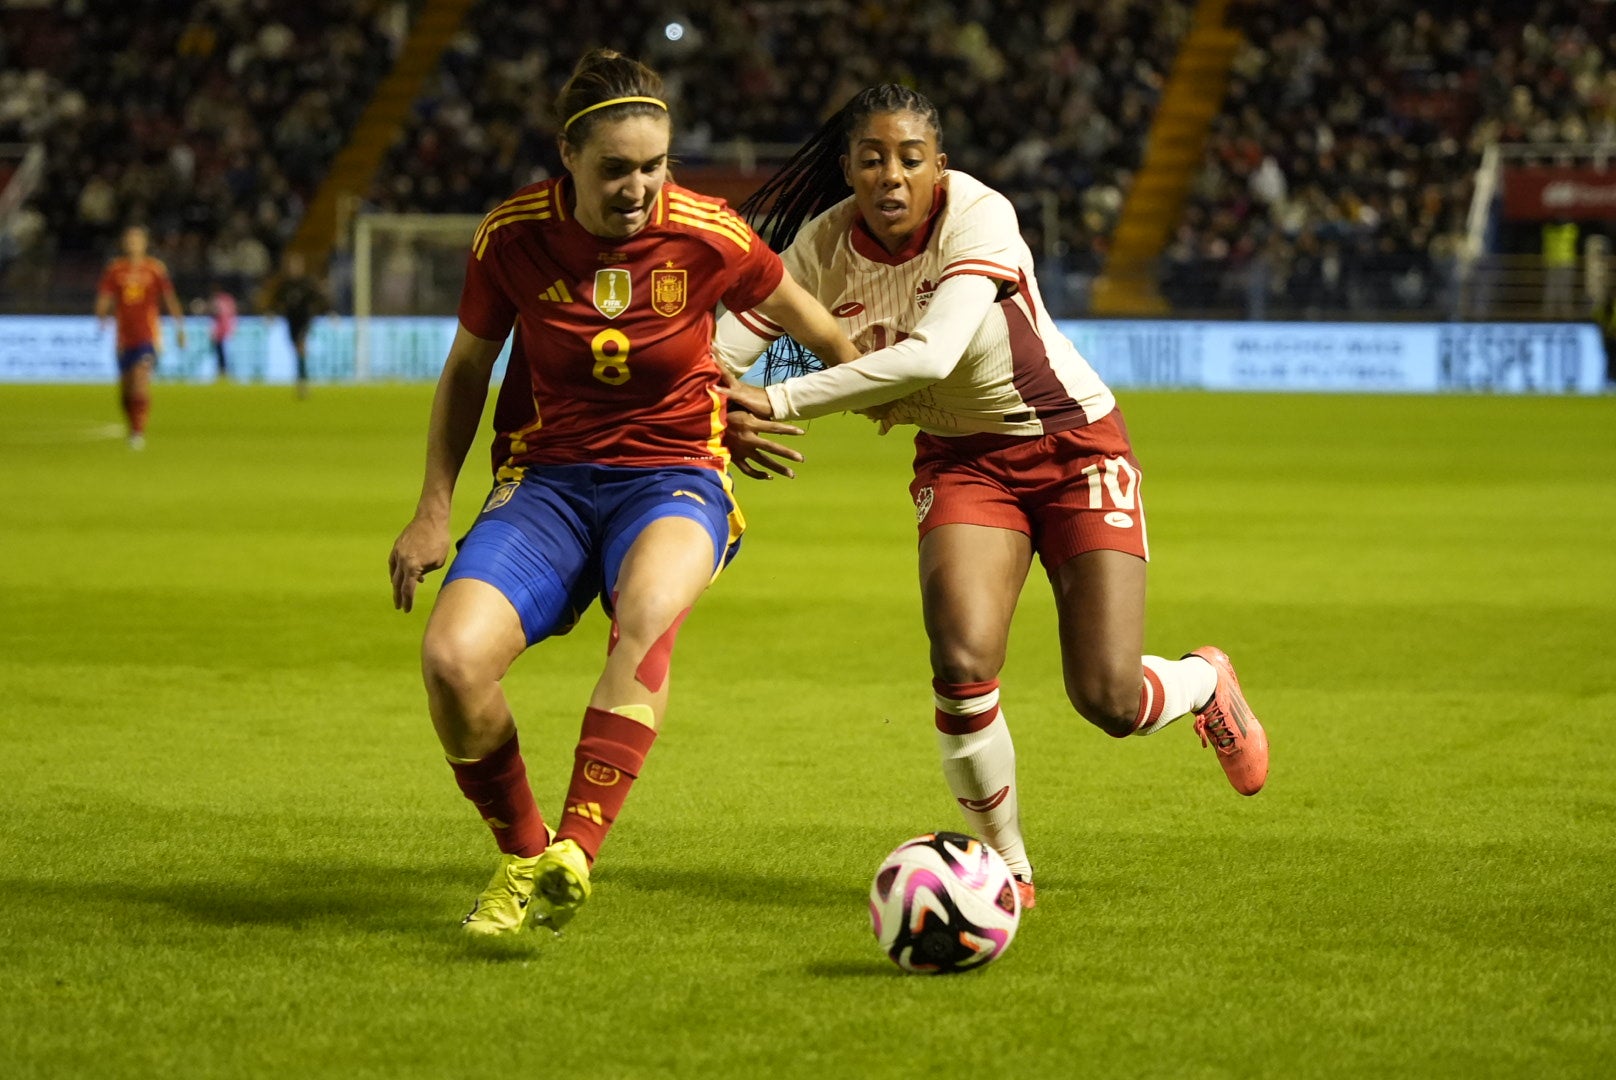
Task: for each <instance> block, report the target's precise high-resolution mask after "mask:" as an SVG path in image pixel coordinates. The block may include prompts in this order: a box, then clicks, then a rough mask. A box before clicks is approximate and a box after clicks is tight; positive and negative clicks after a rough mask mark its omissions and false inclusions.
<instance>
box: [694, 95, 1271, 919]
mask: <svg viewBox="0 0 1616 1080" xmlns="http://www.w3.org/2000/svg"><path fill="white" fill-rule="evenodd" d="M941 144H942V131H941V125H940V122H939V119H938V115H937V109H936V107H935V106H934V105H933V104H932V103H931V102H930V101H928V100H927V99H926V98H925V97H924V96H923V95H921V94H918V93H916V92H915V91H913V90H910V89H908V88H907V87H902V86H897V85H892V84H887V85H883V86H874V87H870V88H869V89H867V90H865V91H863V92H862V93H860V94H858V95H857V96H855V97H854V98H853V100H852V101H850V102H848V104H847V105H846V106H844V107H843V108H842V109H841V110H840V111H839V112H838V113H837V114H836V115H835V116H833V117H832V118H831V119H830V120H829V121H828V122H827V123H826V124H825V126H824V127H823V128H821V129H820V131H819V133H818V134H817V135H815V136H814V138H813V139H812V140H810V142H809V143H808V144H807V145H806V146H805V147H804V148H803V149H802V150H801V151H800V152H799V153H798V154H797V155H796V156H795V157H794V158H793V159H792V161H791V162H790V163H789V164H788V165H787V166H786V167H785V168H784V169H783V170H782V171H781V173H780V174H778V175H777V176H776V177H774V178H773V179H771V180H770V181H769V182H768V183H766V184H765V185H764V187H763V188H762V189H761V190H760V191H759V192H758V194H756V195H754V196H753V197H752V199H751V200H749V202H748V204H747V207H757V208H760V209H766V210H767V214H766V217H765V231H767V232H768V233H769V236H770V240H771V241H772V242H773V243H774V244H775V245H776V246H779V247H785V246H786V245H788V244H789V245H790V246H789V247H787V248H786V251H785V256H784V258H785V263H786V267H787V269H788V270H789V271H790V272H791V273H792V274H793V275H794V276H796V277H797V278H798V280H800V281H802V282H803V284H804V286H805V287H807V288H808V289H809V291H811V292H812V293H813V294H814V295H815V297H817V298H818V299H819V301H820V302H821V303H823V304H825V305H826V306H827V307H830V308H831V310H833V311H835V312H837V313H838V315H839V316H841V318H842V323H841V325H844V326H846V327H847V328H848V332H849V333H851V334H852V336H853V340H854V341H856V342H858V343H860V344H868V345H869V346H870V347H871V348H872V351H870V352H868V353H866V354H865V355H864V356H862V357H860V358H859V359H857V360H855V361H853V362H851V363H848V364H845V365H842V366H839V367H835V368H832V369H829V370H824V371H816V372H813V373H811V374H805V375H801V376H799V377H797V378H791V379H787V380H785V381H784V382H781V383H776V384H774V385H772V386H769V387H768V389H767V391H766V392H765V391H763V390H759V389H757V388H756V387H748V386H741V385H737V386H735V387H734V388H733V389H732V390H731V391H730V392H731V393H732V394H733V395H734V397H735V399H736V400H737V401H738V402H741V403H744V404H745V405H746V406H747V408H748V409H749V410H751V411H753V412H755V413H756V414H757V415H758V416H761V417H764V418H778V419H781V420H792V419H799V418H807V417H813V416H820V415H823V414H825V413H828V412H835V411H840V410H844V409H861V410H866V409H871V408H872V407H873V408H874V409H875V410H876V412H877V413H879V415H880V416H881V418H882V420H883V424H884V425H885V426H891V425H892V424H895V423H913V424H917V425H919V427H920V428H921V433H920V434H919V435H917V436H916V438H915V478H914V481H913V483H912V484H911V485H910V494H911V496H912V497H913V499H914V502H915V520H916V522H917V524H918V527H919V532H920V580H921V608H922V612H923V615H924V618H925V623H926V635H927V637H928V638H929V639H930V642H931V662H932V674H933V680H932V691H933V701H934V703H935V705H936V712H935V719H936V727H937V743H938V750H939V752H940V757H941V760H942V766H943V775H944V777H945V778H946V780H947V781H948V785H949V788H950V790H951V791H952V793H953V795H954V797H955V800H956V801H957V802H958V803H959V805H960V807H961V809H962V810H963V811H964V814H965V818H966V821H967V822H968V823H969V825H970V827H971V831H973V832H976V833H978V834H979V835H981V836H982V837H983V839H985V840H986V841H987V842H988V843H989V844H991V845H992V846H993V847H995V848H997V849H998V851H999V853H1000V854H1001V855H1003V856H1004V858H1005V862H1006V863H1008V864H1009V866H1010V869H1011V871H1012V872H1014V873H1015V874H1016V877H1017V880H1018V882H1019V883H1020V892H1021V896H1022V904H1023V906H1024V907H1031V906H1032V904H1033V901H1034V896H1035V893H1034V889H1033V883H1032V863H1031V861H1030V859H1029V857H1028V855H1027V849H1026V844H1025V842H1024V840H1023V837H1022V834H1021V825H1020V820H1019V816H1018V802H1019V800H1018V796H1017V790H1016V776H1015V750H1014V747H1013V745H1012V743H1011V739H1010V729H1009V727H1008V725H1007V722H1006V721H1005V718H1004V715H1003V712H1002V710H1001V709H1000V706H999V681H998V676H999V670H1000V668H1001V667H1002V666H1003V664H1004V659H1005V652H1006V649H1007V648H1008V642H1009V634H1010V621H1011V617H1012V615H1013V614H1014V612H1015V608H1016V601H1017V599H1018V598H1019V596H1020V594H1021V589H1022V585H1023V583H1024V582H1025V581H1026V579H1027V573H1028V571H1029V569H1030V567H1031V564H1032V557H1033V554H1034V553H1035V552H1036V553H1037V555H1038V556H1039V558H1040V560H1041V561H1042V562H1043V564H1044V569H1045V571H1046V573H1047V574H1048V576H1049V582H1050V585H1051V587H1052V588H1053V590H1054V593H1055V605H1056V610H1057V612H1058V614H1059V626H1060V650H1061V661H1062V668H1063V670H1064V674H1065V682H1066V693H1067V696H1068V698H1069V699H1070V701H1071V704H1072V706H1073V707H1074V708H1075V709H1076V710H1077V712H1078V713H1080V714H1081V715H1082V716H1084V717H1085V718H1086V719H1088V720H1089V721H1090V722H1091V723H1093V724H1094V725H1095V726H1096V727H1099V728H1101V729H1102V730H1104V731H1105V732H1106V733H1108V734H1110V735H1115V736H1118V737H1122V736H1126V735H1148V734H1151V733H1152V732H1155V731H1158V730H1160V729H1161V728H1162V727H1165V726H1166V725H1167V724H1169V723H1171V722H1172V721H1173V720H1174V719H1176V718H1178V717H1179V716H1182V715H1186V714H1189V713H1193V714H1194V715H1195V727H1196V730H1197V731H1198V732H1200V734H1201V737H1202V741H1203V742H1204V743H1208V744H1210V745H1213V746H1215V747H1216V752H1217V758H1218V761H1219V764H1221V765H1222V767H1223V771H1224V773H1225V774H1226V775H1227V777H1228V779H1229V782H1230V783H1231V784H1232V785H1233V786H1234V787H1235V789H1236V790H1237V791H1239V792H1240V793H1241V794H1243V795H1252V794H1255V793H1256V792H1257V791H1258V790H1260V789H1261V788H1262V786H1263V783H1264V782H1265V780H1266V778H1267V775H1268V741H1267V736H1266V734H1265V733H1264V731H1263V729H1262V726H1261V724H1260V723H1259V722H1258V720H1257V718H1256V717H1255V716H1253V715H1252V714H1251V710H1250V708H1249V706H1248V705H1247V703H1246V699H1245V696H1244V694H1243V693H1242V692H1241V689H1240V682H1239V680H1238V679H1237V678H1236V677H1235V672H1234V668H1233V666H1232V665H1231V664H1230V662H1229V658H1228V657H1227V656H1226V655H1225V654H1224V653H1223V652H1222V651H1221V650H1219V649H1216V648H1214V647H1212V646H1205V647H1203V648H1199V649H1196V650H1195V651H1194V652H1193V653H1191V654H1189V655H1186V656H1184V657H1183V658H1182V659H1178V660H1168V659H1166V658H1164V657H1160V656H1149V655H1144V628H1145V565H1146V562H1145V560H1146V559H1147V558H1148V557H1149V547H1148V545H1147V543H1146V539H1145V509H1144V501H1143V498H1142V495H1141V485H1142V471H1141V469H1140V467H1139V462H1138V459H1137V458H1136V457H1135V456H1134V453H1133V448H1132V446H1131V444H1130V442H1129V439H1128V432H1127V428H1126V426H1124V424H1123V423H1122V416H1121V412H1120V411H1119V410H1118V409H1117V407H1116V400H1115V398H1114V397H1113V396H1112V394H1111V391H1110V390H1109V389H1108V388H1107V387H1106V385H1105V383H1104V382H1102V381H1101V380H1100V378H1099V376H1098V375H1097V374H1096V373H1095V372H1094V370H1093V369H1092V368H1091V367H1089V365H1088V362H1087V361H1085V360H1084V359H1083V357H1082V356H1081V355H1079V354H1078V352H1077V349H1076V348H1075V347H1074V346H1073V345H1072V344H1071V342H1069V341H1067V340H1066V338H1065V337H1063V336H1062V335H1061V333H1060V331H1059V330H1058V329H1057V328H1056V327H1055V326H1054V323H1053V320H1052V319H1051V318H1050V316H1049V312H1048V311H1047V310H1046V309H1045V307H1044V303H1043V300H1042V299H1041V297H1040V295H1039V290H1038V283H1037V279H1036V278H1035V276H1034V273H1033V263H1032V254H1031V252H1030V251H1029V250H1028V249H1027V245H1026V243H1025V242H1024V241H1023V240H1022V239H1021V230H1020V229H1019V227H1018V225H1017V222H1016V215H1015V209H1014V207H1012V206H1011V205H1010V202H1009V200H1007V199H1006V198H1005V197H1004V196H1003V195H1000V194H999V193H998V192H996V191H994V190H992V189H991V188H989V187H987V186H986V185H984V184H982V183H980V182H979V181H977V180H975V179H973V178H972V177H970V176H968V175H966V174H964V173H960V172H958V171H954V170H950V169H948V167H947V165H948V159H947V157H946V156H945V155H944V154H943V153H942V145H941ZM850 188H851V194H850V193H849V189H850ZM743 209H744V208H743ZM810 219H811V220H810ZM780 333H781V330H780V328H779V327H770V326H769V325H768V324H767V323H766V322H765V321H763V320H760V319H759V318H757V315H756V313H748V312H735V313H732V314H729V315H726V316H725V317H724V318H723V320H722V321H721V322H720V324H719V331H718V340H717V342H716V346H715V348H716V351H717V353H718V355H719V357H720V359H721V360H722V362H724V363H725V364H726V365H727V366H728V367H729V368H730V369H731V370H732V371H737V372H738V371H744V370H746V369H747V368H748V367H750V366H751V364H752V362H753V361H754V360H755V359H756V358H757V357H758V356H759V355H760V354H761V353H763V351H764V350H765V349H767V348H768V347H769V346H770V345H771V344H772V343H773V342H774V341H775V340H776V339H777V338H779V336H780ZM738 445H744V444H738Z"/></svg>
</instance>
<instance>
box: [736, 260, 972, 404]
mask: <svg viewBox="0 0 1616 1080" xmlns="http://www.w3.org/2000/svg"><path fill="white" fill-rule="evenodd" d="M997 292H998V286H997V285H995V284H994V283H993V282H992V281H989V280H988V279H986V278H984V277H981V276H979V275H976V274H969V275H965V274H959V275H955V276H954V277H953V278H952V279H951V280H947V281H944V282H943V283H942V284H940V285H938V286H937V292H936V294H935V295H934V296H933V297H932V303H931V304H930V305H928V306H927V308H926V313H925V314H924V315H922V316H921V317H920V321H919V322H917V323H916V324H915V328H914V329H913V330H911V331H909V334H908V336H907V337H905V338H904V339H903V340H902V341H900V342H898V343H897V344H896V345H891V346H888V347H887V348H885V349H878V350H876V351H875V352H873V353H866V354H865V355H863V356H861V357H859V358H858V359H857V360H854V361H852V362H850V363H846V364H840V365H837V366H836V367H832V368H826V369H825V370H824V371H816V372H814V373H813V374H811V375H804V376H801V377H799V378H795V379H787V380H786V381H785V382H781V383H775V384H774V385H773V386H770V387H768V388H767V390H768V394H769V403H770V404H771V405H773V406H774V415H775V419H777V420H809V419H812V418H813V417H816V416H824V415H825V414H826V413H833V412H846V411H849V410H852V409H867V408H869V407H870V406H872V405H881V404H883V403H885V402H888V401H893V400H895V399H897V398H901V397H903V396H905V395H906V394H910V393H913V392H914V391H916V390H919V389H922V388H923V387H926V386H930V385H931V384H932V383H934V382H937V381H938V380H939V379H943V378H946V377H947V376H948V375H949V374H950V373H952V372H953V370H954V367H955V365H957V364H958V363H959V360H960V357H961V356H963V355H964V354H965V349H966V347H967V346H968V345H970V343H971V338H972V337H974V336H975V335H976V329H977V327H978V326H980V325H982V319H983V318H984V317H985V316H986V315H987V313H988V310H989V309H990V308H992V306H993V303H994V300H995V297H996V294H997ZM765 347H766V346H765Z"/></svg>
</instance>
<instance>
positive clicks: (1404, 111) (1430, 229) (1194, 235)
mask: <svg viewBox="0 0 1616 1080" xmlns="http://www.w3.org/2000/svg"><path fill="white" fill-rule="evenodd" d="M1231 19H1232V21H1233V23H1234V24H1235V25H1237V26H1238V27H1239V28H1240V29H1241V30H1242V32H1243V33H1244V34H1245V36H1246V39H1247V41H1246V45H1245V47H1244V48H1243V49H1242V50H1241V52H1240V53H1239V54H1238V55H1237V56H1236V58H1235V62H1234V68H1233V72H1232V74H1231V78H1230V84H1229V91H1228V96H1227V99H1226V101H1225V104H1224V108H1223V112H1222V114H1221V115H1220V116H1219V117H1218V118H1217V119H1216V120H1215V121H1214V123H1213V126H1212V131H1211V135H1210V138H1209V142H1208V147H1207V155H1206V162H1205V166H1204V168H1203V170H1202V172H1201V174H1200V176H1199V177H1197V179H1196V182H1195V184H1194V186H1193V191H1192V196H1191V199H1190V201H1189V205H1188V206H1187V207H1186V209H1185V213H1184V218H1183V223H1182V225H1181V226H1180V229H1179V231H1178V233H1177V234H1176V235H1175V237H1174V239H1173V241H1172V243H1171V245H1170V246H1169V248H1168V250H1167V252H1166V253H1165V255H1164V261H1163V272H1162V278H1163V289H1164V292H1165V293H1166V294H1167V295H1168V297H1169V299H1170V300H1172V301H1173V302H1174V304H1175V305H1176V306H1178V307H1180V308H1185V309H1230V308H1236V309H1238V308H1244V309H1245V310H1246V311H1247V312H1248V313H1249V314H1252V315H1256V314H1258V313H1259V312H1260V311H1267V310H1269V309H1270V308H1275V309H1278V310H1279V312H1280V313H1289V314H1293V315H1294V314H1298V313H1314V312H1318V311H1321V310H1335V311H1342V310H1352V311H1364V312H1377V313H1381V314H1385V313H1388V312H1397V311H1407V312H1410V313H1421V314H1430V313H1433V312H1435V313H1442V314H1445V313H1447V312H1450V311H1452V310H1453V309H1452V306H1451V305H1453V304H1454V303H1456V302H1457V295H1458V281H1457V274H1458V268H1459V258H1458V254H1459V252H1460V250H1461V249H1462V245H1463V242H1464V236H1465V229H1466V215H1467V213H1468V210H1469V204H1470V200H1471V187H1472V179H1473V177H1474V175H1475V172H1476V169H1477V167H1478V165H1479V163H1480V154H1481V150H1482V149H1483V148H1484V147H1485V146H1486V144H1487V143H1488V142H1489V141H1495V140H1502V141H1506V142H1508V141H1542V142H1560V141H1573V142H1616V72H1613V71H1611V70H1609V69H1608V66H1607V63H1606V59H1605V58H1606V57H1607V56H1609V55H1610V53H1611V51H1612V50H1613V49H1616V4H1612V3H1608V2H1601V3H1585V2H1579V0H1527V2H1524V3H1521V4H1518V5H1477V4H1461V3H1454V2H1451V0H1448V2H1439V0H1427V2H1425V3H1403V4H1387V3H1384V2H1382V0H1235V3H1233V4H1232V5H1231Z"/></svg>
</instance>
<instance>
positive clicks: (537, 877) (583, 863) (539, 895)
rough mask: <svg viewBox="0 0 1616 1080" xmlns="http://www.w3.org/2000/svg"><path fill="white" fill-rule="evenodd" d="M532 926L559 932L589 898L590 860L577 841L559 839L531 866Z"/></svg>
mask: <svg viewBox="0 0 1616 1080" xmlns="http://www.w3.org/2000/svg"><path fill="white" fill-rule="evenodd" d="M533 886H534V891H533V899H534V901H535V903H534V907H535V908H536V909H537V910H536V911H535V912H534V913H533V924H534V926H536V927H537V926H544V927H548V928H549V929H550V930H551V931H552V932H553V933H556V934H559V933H561V929H562V927H564V926H566V925H567V924H568V923H569V922H571V921H572V917H573V916H574V915H576V914H578V909H579V908H581V907H583V906H584V901H585V900H588V899H589V891H590V889H589V860H588V859H587V858H585V857H584V849H583V848H581V847H579V846H578V842H577V841H576V840H560V841H557V842H556V843H554V844H551V845H550V846H549V847H547V848H545V849H544V852H543V853H542V854H540V855H539V857H538V859H537V860H536V862H535V865H534V867H533Z"/></svg>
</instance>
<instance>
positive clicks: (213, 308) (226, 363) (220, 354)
mask: <svg viewBox="0 0 1616 1080" xmlns="http://www.w3.org/2000/svg"><path fill="white" fill-rule="evenodd" d="M208 314H209V315H210V316H211V317H212V319H213V326H212V329H211V330H210V331H209V334H208V337H209V338H210V339H211V340H212V341H213V356H214V358H215V359H216V360H217V361H218V363H219V370H218V378H219V379H221V380H223V379H228V378H229V377H230V357H229V355H228V354H227V352H226V349H227V347H228V346H229V344H230V338H231V336H232V335H233V334H235V332H236V298H235V297H234V296H232V295H230V293H229V291H228V290H226V289H225V287H224V286H223V285H221V284H220V283H219V282H217V281H215V282H213V283H212V284H210V285H209V286H208Z"/></svg>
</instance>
